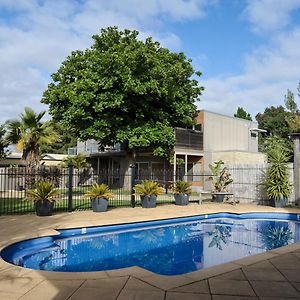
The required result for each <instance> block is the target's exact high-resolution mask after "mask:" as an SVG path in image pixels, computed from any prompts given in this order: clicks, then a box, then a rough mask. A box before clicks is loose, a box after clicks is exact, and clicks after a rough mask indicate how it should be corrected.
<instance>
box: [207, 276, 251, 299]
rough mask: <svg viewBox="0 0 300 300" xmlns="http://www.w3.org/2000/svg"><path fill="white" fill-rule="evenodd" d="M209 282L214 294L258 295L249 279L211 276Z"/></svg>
mask: <svg viewBox="0 0 300 300" xmlns="http://www.w3.org/2000/svg"><path fill="white" fill-rule="evenodd" d="M208 282H209V286H210V290H211V293H212V294H221V295H232V296H256V294H255V293H254V291H253V289H252V287H251V285H250V284H249V282H248V281H244V280H222V279H215V278H211V279H209V280H208Z"/></svg>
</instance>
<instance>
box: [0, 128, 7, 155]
mask: <svg viewBox="0 0 300 300" xmlns="http://www.w3.org/2000/svg"><path fill="white" fill-rule="evenodd" d="M5 133H6V130H5V125H0V159H4V158H5V157H6V156H7V154H8V150H6V148H7V147H8V146H9V142H8V141H7V140H6V139H5Z"/></svg>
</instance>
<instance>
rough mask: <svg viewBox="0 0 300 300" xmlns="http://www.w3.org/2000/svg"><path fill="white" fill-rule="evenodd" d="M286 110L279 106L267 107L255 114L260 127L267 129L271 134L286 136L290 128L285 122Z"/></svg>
mask: <svg viewBox="0 0 300 300" xmlns="http://www.w3.org/2000/svg"><path fill="white" fill-rule="evenodd" d="M286 116H287V111H286V110H285V108H284V107H283V106H282V105H280V106H277V107H275V106H271V107H267V108H266V109H265V111H264V112H263V113H258V114H257V115H256V117H255V118H256V120H257V122H258V125H259V127H260V128H262V129H265V130H267V131H268V132H269V133H271V134H272V135H273V136H278V137H283V138H287V137H288V135H289V133H290V130H289V127H288V124H287V122H286Z"/></svg>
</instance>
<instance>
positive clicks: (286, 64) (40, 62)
mask: <svg viewBox="0 0 300 300" xmlns="http://www.w3.org/2000/svg"><path fill="white" fill-rule="evenodd" d="M107 26H118V27H119V28H120V29H124V28H129V29H137V30H138V31H139V32H140V38H141V39H143V38H145V37H147V36H152V37H153V38H154V39H155V40H158V41H160V42H161V44H162V45H163V46H165V47H168V48H170V49H171V50H173V51H183V52H184V53H185V54H186V55H187V57H189V58H192V60H193V62H192V64H193V66H194V68H195V69H196V70H199V71H201V72H202V73H203V75H202V76H201V78H200V79H199V84H200V85H203V86H204V87H205V91H204V93H203V95H202V96H201V100H200V101H199V103H197V106H198V108H200V109H203V108H204V109H208V110H211V111H216V112H219V113H224V114H228V115H233V113H234V112H235V111H236V109H237V107H238V106H243V107H244V108H245V109H246V110H247V111H248V112H250V113H251V115H252V116H255V115H256V114H257V113H258V112H263V111H264V109H265V107H267V106H270V105H280V104H283V102H284V95H285V94H286V91H287V89H290V90H292V91H293V92H294V93H295V100H296V101H297V102H298V105H299V106H300V104H299V100H300V98H299V97H298V96H297V86H298V83H299V80H300V67H299V66H300V50H299V48H300V47H299V45H300V0H110V1H107V0H13V1H12V0H0V123H2V122H4V121H5V120H7V119H9V118H14V117H17V116H18V114H19V113H20V112H21V111H22V110H23V108H24V106H30V107H33V108H34V109H36V110H42V109H47V106H44V105H42V104H41V103H40V102H39V101H40V99H41V97H42V93H43V91H44V90H45V89H46V87H47V84H48V83H50V82H51V77H50V75H51V74H52V73H53V72H55V71H56V70H57V69H58V67H59V66H60V64H61V62H62V61H63V60H64V58H65V57H66V56H67V55H68V54H69V53H70V52H71V51H72V50H76V49H85V48H88V47H89V46H90V45H91V42H92V41H91V36H92V35H93V34H95V33H98V32H99V30H100V29H101V28H104V27H107Z"/></svg>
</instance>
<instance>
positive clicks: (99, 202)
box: [91, 198, 108, 212]
mask: <svg viewBox="0 0 300 300" xmlns="http://www.w3.org/2000/svg"><path fill="white" fill-rule="evenodd" d="M91 204H92V209H93V211H94V212H103V211H107V206H108V200H107V199H105V198H96V199H92V200H91Z"/></svg>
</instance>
